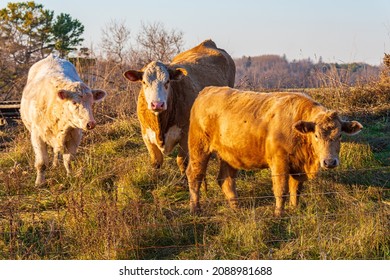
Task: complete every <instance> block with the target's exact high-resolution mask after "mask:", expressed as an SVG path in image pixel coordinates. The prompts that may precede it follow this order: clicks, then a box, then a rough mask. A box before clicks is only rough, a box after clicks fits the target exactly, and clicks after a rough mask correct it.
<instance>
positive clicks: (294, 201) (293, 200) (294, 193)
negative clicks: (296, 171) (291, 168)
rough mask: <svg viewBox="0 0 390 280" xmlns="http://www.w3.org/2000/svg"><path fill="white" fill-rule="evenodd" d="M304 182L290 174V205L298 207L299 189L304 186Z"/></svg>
mask: <svg viewBox="0 0 390 280" xmlns="http://www.w3.org/2000/svg"><path fill="white" fill-rule="evenodd" d="M302 186H303V183H302V182H300V181H298V180H296V179H294V178H293V177H292V176H291V175H290V176H289V181H288V187H289V191H290V206H291V207H292V208H296V207H297V206H298V202H299V191H300V189H301V188H302Z"/></svg>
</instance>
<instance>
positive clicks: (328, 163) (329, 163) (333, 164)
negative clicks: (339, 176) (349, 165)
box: [324, 158, 338, 168]
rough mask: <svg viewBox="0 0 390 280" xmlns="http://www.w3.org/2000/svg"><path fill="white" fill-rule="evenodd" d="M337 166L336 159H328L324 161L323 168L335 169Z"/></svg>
mask: <svg viewBox="0 0 390 280" xmlns="http://www.w3.org/2000/svg"><path fill="white" fill-rule="evenodd" d="M337 165H338V163H337V159H335V158H328V159H325V160H324V166H325V167H326V168H335V167H336V166H337Z"/></svg>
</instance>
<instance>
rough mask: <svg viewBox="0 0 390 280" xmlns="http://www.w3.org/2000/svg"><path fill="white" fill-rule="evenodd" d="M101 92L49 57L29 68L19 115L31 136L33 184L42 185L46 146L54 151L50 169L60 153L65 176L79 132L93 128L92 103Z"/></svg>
mask: <svg viewBox="0 0 390 280" xmlns="http://www.w3.org/2000/svg"><path fill="white" fill-rule="evenodd" d="M105 96H106V92H105V91H103V90H93V89H90V88H89V87H88V86H87V85H86V84H84V83H83V82H82V81H81V79H80V77H79V75H78V74H77V72H76V69H75V67H74V66H73V64H72V63H70V62H69V61H67V60H64V59H61V58H58V57H55V56H53V55H50V56H48V57H47V58H45V59H42V60H40V61H38V62H37V63H35V64H34V65H33V66H31V68H30V70H29V73H28V78H27V84H26V86H25V88H24V90H23V95H22V100H21V105H20V115H21V118H22V121H23V123H24V124H25V126H26V127H27V129H28V130H29V131H30V133H31V143H32V146H33V149H34V153H35V168H36V169H37V178H36V181H35V184H36V185H41V184H43V183H44V182H45V170H46V168H47V166H48V163H49V159H48V152H47V145H49V146H51V147H52V148H53V150H54V162H53V166H57V165H58V157H59V155H60V153H61V154H63V160H64V165H65V168H66V171H67V174H68V175H70V161H71V159H72V158H73V157H74V155H75V154H76V151H77V148H78V146H79V144H80V141H81V137H82V130H90V129H93V128H94V127H95V126H96V121H95V119H94V117H93V113H92V104H93V103H94V102H97V101H101V100H103V98H105Z"/></svg>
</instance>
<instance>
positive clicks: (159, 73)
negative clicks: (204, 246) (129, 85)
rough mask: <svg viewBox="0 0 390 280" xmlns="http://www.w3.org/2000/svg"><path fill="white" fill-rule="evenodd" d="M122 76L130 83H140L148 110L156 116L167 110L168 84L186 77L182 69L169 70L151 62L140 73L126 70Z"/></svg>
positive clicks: (158, 63)
mask: <svg viewBox="0 0 390 280" xmlns="http://www.w3.org/2000/svg"><path fill="white" fill-rule="evenodd" d="M123 75H124V76H125V78H126V79H128V80H130V81H132V82H137V81H142V89H143V92H144V95H145V99H146V103H147V105H148V109H149V110H151V111H152V112H153V113H155V114H158V113H160V112H162V111H164V110H166V109H167V108H168V104H167V103H168V97H169V94H170V91H171V85H170V82H171V81H178V80H181V79H182V78H183V77H184V76H186V75H187V71H186V70H185V69H183V68H170V67H168V66H166V65H164V64H163V63H161V62H156V61H153V62H151V63H149V64H148V65H147V66H145V67H144V68H143V69H142V70H141V71H137V70H128V71H126V72H125V73H124V74H123Z"/></svg>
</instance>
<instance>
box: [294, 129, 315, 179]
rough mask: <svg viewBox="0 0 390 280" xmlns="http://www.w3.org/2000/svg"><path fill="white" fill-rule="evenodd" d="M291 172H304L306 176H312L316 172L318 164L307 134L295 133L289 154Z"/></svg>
mask: <svg viewBox="0 0 390 280" xmlns="http://www.w3.org/2000/svg"><path fill="white" fill-rule="evenodd" d="M290 161H291V163H292V169H293V170H292V172H293V173H306V175H307V177H308V178H313V177H315V175H316V174H317V173H318V171H319V168H320V165H319V159H318V156H317V155H316V153H315V151H314V148H313V146H312V144H311V143H310V140H309V139H308V137H307V136H303V135H296V136H295V137H294V147H293V149H292V154H290Z"/></svg>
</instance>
